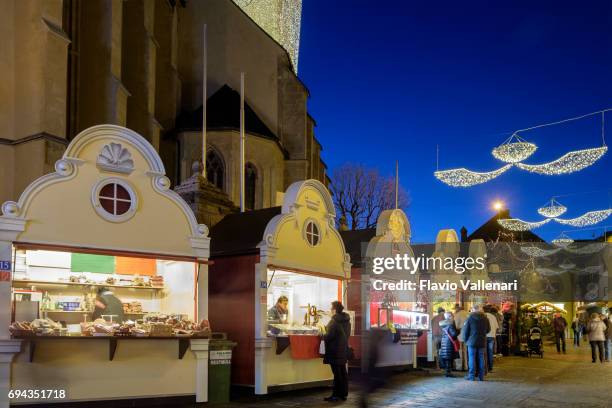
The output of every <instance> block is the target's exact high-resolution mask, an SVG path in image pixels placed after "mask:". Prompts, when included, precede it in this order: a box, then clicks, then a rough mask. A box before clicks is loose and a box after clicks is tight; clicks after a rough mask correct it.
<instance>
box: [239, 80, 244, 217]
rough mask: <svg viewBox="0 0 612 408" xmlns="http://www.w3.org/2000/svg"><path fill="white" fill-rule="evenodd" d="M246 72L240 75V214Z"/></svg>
mask: <svg viewBox="0 0 612 408" xmlns="http://www.w3.org/2000/svg"><path fill="white" fill-rule="evenodd" d="M244 143H245V134H244V72H241V73H240V212H244V168H245V163H244Z"/></svg>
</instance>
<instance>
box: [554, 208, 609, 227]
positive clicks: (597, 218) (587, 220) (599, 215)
mask: <svg viewBox="0 0 612 408" xmlns="http://www.w3.org/2000/svg"><path fill="white" fill-rule="evenodd" d="M610 214H612V209H608V210H599V211H589V212H588V213H586V214H583V215H581V216H580V217H576V218H572V219H569V220H563V219H561V218H555V219H554V220H555V221H557V222H558V223H560V224H563V225H571V226H572V227H586V226H589V225H594V224H597V223H598V222H601V221H603V220H605V219H606V218H608V217H609V216H610Z"/></svg>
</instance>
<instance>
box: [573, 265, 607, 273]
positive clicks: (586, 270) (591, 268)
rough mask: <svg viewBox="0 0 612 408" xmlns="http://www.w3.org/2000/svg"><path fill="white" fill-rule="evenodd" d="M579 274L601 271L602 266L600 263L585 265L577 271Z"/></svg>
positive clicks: (602, 269) (602, 270)
mask: <svg viewBox="0 0 612 408" xmlns="http://www.w3.org/2000/svg"><path fill="white" fill-rule="evenodd" d="M578 272H579V273H580V274H584V275H587V274H588V275H590V274H593V273H603V272H604V268H603V267H602V266H601V265H594V266H587V267H586V268H582V269H581V270H579V271H578Z"/></svg>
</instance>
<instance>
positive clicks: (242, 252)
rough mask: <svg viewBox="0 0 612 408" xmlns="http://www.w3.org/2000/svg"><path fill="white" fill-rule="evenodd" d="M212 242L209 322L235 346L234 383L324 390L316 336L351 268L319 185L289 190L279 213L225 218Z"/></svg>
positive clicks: (262, 390)
mask: <svg viewBox="0 0 612 408" xmlns="http://www.w3.org/2000/svg"><path fill="white" fill-rule="evenodd" d="M211 238H212V243H213V246H212V247H211V259H213V262H214V263H213V265H211V268H210V281H209V282H210V320H211V324H212V325H213V326H214V327H215V330H219V331H223V332H227V333H228V334H229V335H230V336H231V338H232V339H233V340H236V341H237V342H238V346H237V347H236V348H235V349H234V355H233V359H232V382H233V383H234V384H238V385H244V386H248V387H254V390H255V393H256V394H266V393H268V392H272V391H275V390H282V389H288V388H298V387H310V386H316V385H322V384H326V383H329V382H330V380H331V379H332V373H331V370H330V368H329V366H327V365H324V364H323V361H322V359H321V358H319V344H320V334H321V332H322V330H324V329H323V328H324V326H325V325H326V323H327V322H328V321H329V318H330V315H329V309H330V305H331V302H332V301H334V300H343V299H344V289H345V286H346V280H347V279H349V278H350V263H349V257H348V255H347V254H346V252H345V249H344V245H343V243H342V239H341V238H340V235H339V234H338V231H337V230H336V227H335V210H334V206H333V203H332V200H331V197H330V194H329V192H328V191H327V189H326V188H325V186H324V185H323V184H321V183H320V182H318V181H316V180H306V181H302V182H296V183H293V184H292V185H290V186H289V188H288V189H287V191H286V193H285V194H284V198H283V205H282V207H273V208H268V209H264V210H256V211H248V212H245V213H240V214H231V215H228V216H226V217H225V218H224V219H223V220H222V221H221V222H219V223H218V224H217V225H215V227H214V228H213V229H212V231H211Z"/></svg>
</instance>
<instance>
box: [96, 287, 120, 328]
mask: <svg viewBox="0 0 612 408" xmlns="http://www.w3.org/2000/svg"><path fill="white" fill-rule="evenodd" d="M105 315H112V316H113V322H117V323H121V322H123V321H125V315H124V314H123V303H122V302H121V300H119V298H118V297H117V296H115V294H114V293H113V292H112V291H111V290H110V289H109V288H107V287H104V286H103V287H101V288H100V289H98V295H97V296H96V307H95V309H94V312H93V316H92V318H93V320H96V319H99V318H101V317H102V316H105Z"/></svg>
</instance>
